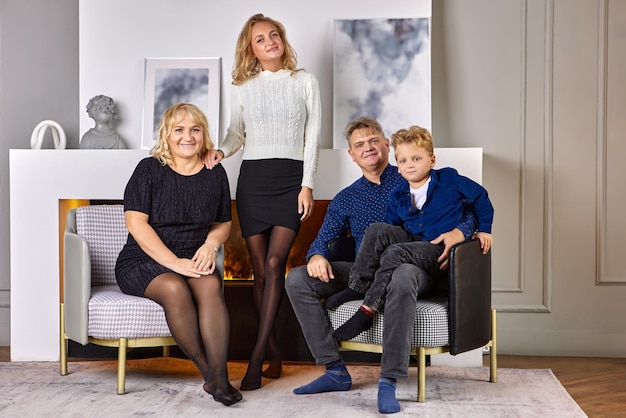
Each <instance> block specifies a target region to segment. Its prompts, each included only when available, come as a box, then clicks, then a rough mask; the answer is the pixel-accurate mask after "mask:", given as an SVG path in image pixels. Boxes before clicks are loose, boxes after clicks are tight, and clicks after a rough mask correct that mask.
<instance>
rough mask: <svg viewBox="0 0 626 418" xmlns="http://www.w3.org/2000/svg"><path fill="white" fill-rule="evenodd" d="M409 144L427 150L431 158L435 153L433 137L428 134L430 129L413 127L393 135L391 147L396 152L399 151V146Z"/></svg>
mask: <svg viewBox="0 0 626 418" xmlns="http://www.w3.org/2000/svg"><path fill="white" fill-rule="evenodd" d="M407 143H412V144H415V145H416V146H418V147H420V148H423V149H425V150H426V153H428V155H429V156H431V157H432V156H433V155H434V153H435V150H434V146H433V137H432V136H431V135H430V132H428V129H426V128H422V127H421V126H417V125H413V126H411V127H410V128H409V129H400V130H399V131H397V132H396V133H394V134H393V135H391V145H392V146H393V149H394V150H396V149H397V147H398V145H400V144H407Z"/></svg>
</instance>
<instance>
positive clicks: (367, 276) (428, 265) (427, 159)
mask: <svg viewBox="0 0 626 418" xmlns="http://www.w3.org/2000/svg"><path fill="white" fill-rule="evenodd" d="M391 138H392V145H393V147H394V151H395V155H396V161H397V163H398V171H399V172H400V174H401V175H402V177H404V179H405V180H406V182H405V183H403V184H401V185H399V186H398V187H396V189H394V190H393V191H392V192H391V194H390V196H389V204H388V206H387V213H386V217H385V218H386V219H385V221H386V222H387V223H375V224H372V225H370V227H369V228H368V229H367V231H366V232H365V235H364V236H363V240H362V242H361V246H360V248H359V252H358V254H357V256H356V260H355V262H354V265H353V266H352V268H351V270H350V280H349V282H348V288H346V289H345V290H342V291H341V292H338V293H336V294H334V295H332V296H331V297H329V298H328V299H327V301H326V307H327V308H328V309H334V308H336V307H338V306H339V305H341V304H342V303H344V302H347V301H349V300H358V299H364V301H363V304H362V305H361V307H360V308H359V310H358V311H357V312H356V313H355V314H354V315H353V316H352V317H351V318H350V319H349V320H348V321H346V323H344V324H343V325H342V326H340V327H339V328H337V330H336V331H335V334H334V335H335V338H337V340H339V341H346V340H350V339H352V338H354V337H356V336H357V335H359V334H360V333H361V332H363V331H365V330H367V329H369V328H370V327H371V326H372V323H373V320H374V314H375V313H376V312H377V311H379V310H381V308H382V307H383V305H384V298H385V292H386V288H387V285H388V283H389V281H390V280H391V275H392V273H393V271H394V270H395V269H396V268H397V267H398V266H399V265H400V264H403V263H409V264H414V265H417V266H418V267H420V268H422V269H423V270H424V271H425V272H426V273H427V274H425V275H423V277H421V276H420V277H418V280H420V283H419V289H418V292H419V296H424V295H426V294H428V293H429V292H431V291H432V290H433V289H434V286H435V278H436V277H437V276H438V275H439V274H441V271H440V269H439V266H438V262H437V259H438V258H439V256H441V254H442V252H443V249H444V245H443V244H439V245H434V244H431V243H430V241H431V240H434V239H435V238H436V237H438V236H439V235H440V234H441V233H444V232H447V231H450V230H452V229H453V228H454V227H455V226H456V225H458V224H459V221H460V219H461V215H462V214H463V204H464V203H467V202H469V204H470V205H471V206H472V207H473V209H474V212H475V214H476V218H477V221H478V232H477V233H476V238H478V239H479V240H480V245H481V248H482V250H483V253H485V254H486V253H487V252H488V251H489V249H490V248H491V243H492V237H491V224H492V222H493V213H494V211H493V206H492V205H491V202H490V200H489V197H488V195H487V191H486V190H485V189H484V188H483V187H482V186H481V185H479V184H478V183H476V182H474V181H473V180H470V179H469V178H467V177H464V176H461V175H459V174H458V173H457V171H456V170H455V169H453V168H442V169H439V170H435V169H433V167H434V166H435V155H434V150H433V140H432V137H431V135H430V133H429V132H428V130H426V129H424V128H421V127H419V126H411V127H410V128H409V129H401V130H399V131H398V132H396V133H395V134H393V135H392V137H391ZM417 247H419V248H420V250H419V251H416V248H417ZM372 276H373V277H374V279H373V281H372Z"/></svg>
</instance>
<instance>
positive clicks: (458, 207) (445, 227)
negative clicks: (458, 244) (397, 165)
mask: <svg viewBox="0 0 626 418" xmlns="http://www.w3.org/2000/svg"><path fill="white" fill-rule="evenodd" d="M464 202H465V203H467V204H469V205H471V206H473V208H474V211H475V214H476V219H477V222H478V232H487V233H491V225H492V223H493V214H494V211H493V206H492V205H491V201H490V200H489V196H488V194H487V190H485V188H484V187H482V186H481V185H480V184H478V183H476V182H475V181H473V180H471V179H469V178H467V177H465V176H461V175H459V173H458V172H457V171H456V170H455V169H453V168H441V169H438V170H435V169H431V170H430V184H429V185H428V191H427V193H426V202H425V203H424V205H423V206H422V209H421V210H419V209H413V207H412V202H411V192H410V187H409V183H408V182H407V181H406V180H404V179H403V180H402V181H401V182H400V184H399V185H398V186H397V187H396V188H395V189H394V190H392V192H391V195H390V197H389V206H388V207H387V211H386V215H385V222H387V223H390V224H392V225H398V226H401V227H402V228H403V229H405V230H407V231H409V232H411V233H413V234H415V235H417V236H418V237H419V238H420V239H422V240H425V241H430V240H433V239H435V238H437V237H438V236H439V235H441V234H442V233H444V232H448V231H450V230H452V229H453V228H455V227H457V225H458V224H459V223H460V222H461V219H462V217H463V204H464Z"/></svg>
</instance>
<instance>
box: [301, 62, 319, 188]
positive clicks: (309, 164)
mask: <svg viewBox="0 0 626 418" xmlns="http://www.w3.org/2000/svg"><path fill="white" fill-rule="evenodd" d="M305 95H306V96H305V97H306V112H307V118H306V124H305V126H304V155H303V166H304V170H303V174H302V186H306V187H309V188H311V189H313V186H314V183H315V173H316V171H317V162H318V159H319V148H320V140H321V130H322V105H321V100H320V88H319V84H318V82H317V78H315V76H314V75H312V74H309V77H308V82H307V83H306V91H305Z"/></svg>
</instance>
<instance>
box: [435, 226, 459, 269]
mask: <svg viewBox="0 0 626 418" xmlns="http://www.w3.org/2000/svg"><path fill="white" fill-rule="evenodd" d="M463 241H465V237H464V236H463V232H461V230H460V229H457V228H454V229H453V230H452V231H449V232H446V233H443V234H441V235H439V236H438V237H437V238H435V239H434V240H432V241H431V242H430V243H431V244H435V245H436V244H440V243H441V242H443V243H444V244H445V248H444V249H443V253H442V254H441V256H439V258H438V259H437V261H438V262H439V269H440V270H445V269H446V268H447V267H448V257H449V256H450V249H451V248H452V247H454V246H455V245H456V244H458V243H460V242H463Z"/></svg>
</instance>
